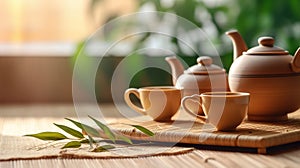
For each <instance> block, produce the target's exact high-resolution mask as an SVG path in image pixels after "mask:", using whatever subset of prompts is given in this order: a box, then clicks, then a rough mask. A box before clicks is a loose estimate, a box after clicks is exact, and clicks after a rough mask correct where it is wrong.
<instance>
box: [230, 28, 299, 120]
mask: <svg viewBox="0 0 300 168" xmlns="http://www.w3.org/2000/svg"><path fill="white" fill-rule="evenodd" d="M227 35H229V36H230V37H231V39H232V40H233V46H234V58H235V60H234V62H233V64H232V65H231V67H230V70H229V75H228V83H229V87H230V90H231V91H233V92H249V93H251V102H250V105H249V112H248V119H249V120H257V121H274V120H285V119H287V114H288V113H290V112H294V111H296V110H297V109H298V108H299V107H300V88H299V86H300V61H299V60H300V49H298V50H297V52H296V53H295V55H294V57H293V56H291V55H289V53H288V52H287V51H285V50H284V49H282V48H280V47H277V46H275V45H274V43H275V40H274V39H273V38H272V37H261V38H259V39H258V43H259V45H258V46H256V47H253V48H251V49H249V50H248V48H247V46H246V44H245V42H244V41H243V39H242V37H241V36H240V34H239V33H238V32H237V31H230V32H227Z"/></svg>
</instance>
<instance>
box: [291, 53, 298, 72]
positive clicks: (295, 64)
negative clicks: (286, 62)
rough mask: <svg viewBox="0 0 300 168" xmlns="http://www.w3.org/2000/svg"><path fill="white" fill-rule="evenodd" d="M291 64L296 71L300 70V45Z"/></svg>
mask: <svg viewBox="0 0 300 168" xmlns="http://www.w3.org/2000/svg"><path fill="white" fill-rule="evenodd" d="M291 66H292V69H293V71H294V72H300V47H299V48H298V50H297V51H296V53H295V55H294V57H293V59H292V62H291Z"/></svg>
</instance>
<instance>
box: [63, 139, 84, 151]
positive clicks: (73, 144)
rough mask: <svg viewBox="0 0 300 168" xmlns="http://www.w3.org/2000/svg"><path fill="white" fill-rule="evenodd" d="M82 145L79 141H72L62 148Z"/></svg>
mask: <svg viewBox="0 0 300 168" xmlns="http://www.w3.org/2000/svg"><path fill="white" fill-rule="evenodd" d="M80 146H81V143H80V142H79V141H70V142H68V143H66V144H65V145H64V146H63V147H62V149H64V148H79V147H80Z"/></svg>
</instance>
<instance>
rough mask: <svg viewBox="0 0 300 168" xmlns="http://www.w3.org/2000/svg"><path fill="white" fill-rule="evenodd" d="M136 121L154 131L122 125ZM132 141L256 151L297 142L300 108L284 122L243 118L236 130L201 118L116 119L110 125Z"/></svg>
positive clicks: (299, 135)
mask: <svg viewBox="0 0 300 168" xmlns="http://www.w3.org/2000/svg"><path fill="white" fill-rule="evenodd" d="M124 123H127V124H139V125H142V126H144V127H146V128H148V129H150V130H151V131H153V132H154V133H155V136H153V137H147V136H145V135H144V134H143V133H141V132H140V131H138V130H136V129H134V128H133V127H130V126H127V125H124ZM110 126H111V128H112V129H113V130H116V131H119V132H121V133H123V134H125V135H127V136H129V137H130V138H132V139H134V140H147V141H159V142H171V143H187V144H200V145H214V146H230V147H246V148H255V149H257V152H258V153H260V154H265V153H267V149H268V148H270V147H274V146H279V145H283V144H289V143H293V142H297V141H300V111H297V112H294V113H292V114H291V115H289V119H288V120H287V121H277V122H250V121H247V120H246V121H244V122H243V123H242V124H241V125H240V126H239V127H238V128H237V129H236V131H232V132H220V131H215V129H214V128H213V127H212V126H210V125H208V124H205V123H203V122H201V121H191V120H174V121H172V122H155V121H151V120H149V121H143V122H139V121H137V119H135V120H129V119H120V120H117V121H116V122H114V123H112V124H110Z"/></svg>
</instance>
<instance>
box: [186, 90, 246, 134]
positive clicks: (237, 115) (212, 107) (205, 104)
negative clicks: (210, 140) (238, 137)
mask: <svg viewBox="0 0 300 168" xmlns="http://www.w3.org/2000/svg"><path fill="white" fill-rule="evenodd" d="M188 100H193V101H195V102H198V103H199V104H200V105H201V107H202V108H203V111H204V114H205V117H203V116H199V115H197V114H195V113H193V112H192V111H191V110H190V107H189V106H188V104H186V102H187V101H188ZM248 104H249V93H241V92H206V93H202V94H201V95H192V96H186V97H184V98H183V100H182V107H183V108H184V110H185V111H186V112H188V113H189V114H191V115H194V116H196V117H198V118H200V119H202V120H204V121H205V122H208V123H210V124H212V125H214V126H215V127H216V129H217V130H218V131H228V130H234V129H235V128H236V127H237V126H238V125H240V124H241V123H242V121H243V120H244V118H245V116H246V114H247V111H248Z"/></svg>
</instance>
